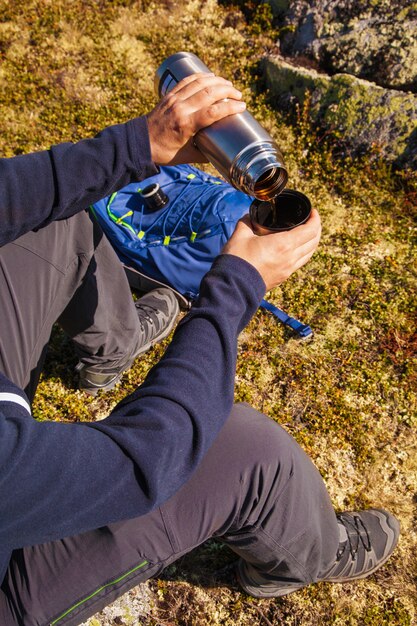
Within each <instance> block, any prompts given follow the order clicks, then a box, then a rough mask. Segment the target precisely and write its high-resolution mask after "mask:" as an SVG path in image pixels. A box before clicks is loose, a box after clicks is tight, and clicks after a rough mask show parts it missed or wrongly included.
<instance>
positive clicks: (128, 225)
mask: <svg viewBox="0 0 417 626" xmlns="http://www.w3.org/2000/svg"><path fill="white" fill-rule="evenodd" d="M149 189H152V190H154V189H158V191H157V196H155V197H158V198H159V197H161V196H162V198H163V200H164V202H165V205H164V206H161V207H160V208H159V207H158V203H157V202H156V203H153V204H154V205H155V206H150V205H151V204H152V203H150V202H149V198H148V197H147V196H148V195H149V194H148V193H147V192H148V190H149ZM152 199H153V198H152ZM252 200H253V198H251V197H249V196H247V195H246V194H244V193H243V192H241V191H238V190H237V189H235V188H234V187H232V186H231V185H230V184H228V183H226V182H224V181H223V180H221V179H220V178H216V177H214V176H211V175H210V174H207V173H206V172H203V171H201V170H199V169H197V168H195V167H192V166H190V165H178V166H166V167H161V168H160V172H159V173H158V174H155V175H154V176H151V177H149V178H147V179H146V180H143V181H141V182H140V183H131V184H130V185H127V186H126V187H124V188H123V189H121V190H120V191H118V192H115V193H113V194H112V195H111V196H108V197H106V198H103V199H102V200H100V201H99V202H96V203H95V204H93V205H92V206H91V207H90V210H91V212H92V213H93V215H94V217H95V218H96V220H97V221H98V222H99V224H100V225H101V227H102V229H103V231H104V233H105V234H106V235H107V237H108V239H109V240H110V242H111V243H112V245H113V247H114V249H115V250H116V253H117V255H118V256H119V258H120V260H121V261H122V263H123V265H124V266H125V269H126V273H127V276H128V279H129V282H130V284H131V286H132V287H133V288H136V289H139V290H140V291H149V290H150V289H153V288H155V287H156V286H161V285H163V286H167V287H170V288H171V289H173V290H174V291H175V293H176V295H177V297H178V299H179V301H180V303H181V304H182V305H183V307H184V308H188V307H189V306H190V304H191V303H192V301H193V300H194V299H195V298H196V297H197V295H198V291H199V288H200V282H201V279H202V278H203V276H204V274H206V272H208V270H209V269H210V267H211V265H212V263H213V261H214V259H215V257H216V256H217V255H218V254H219V253H220V251H221V249H222V248H223V246H224V244H225V243H226V241H227V240H228V239H229V237H230V236H231V234H232V233H233V231H234V229H235V225H236V222H237V221H238V220H239V219H240V218H241V217H242V216H243V215H245V214H246V213H248V211H249V206H250V204H251V202H252ZM262 306H264V308H267V309H268V310H270V311H271V312H272V313H273V314H274V315H276V316H277V317H278V319H279V320H280V321H282V322H283V323H285V324H287V325H288V326H290V327H291V328H292V329H293V330H295V331H296V332H297V334H298V335H299V336H301V337H307V336H309V335H311V333H312V331H311V329H310V327H309V326H306V325H304V324H301V322H298V321H297V320H295V319H294V318H291V317H289V316H288V315H287V314H286V313H284V312H283V311H281V310H280V309H278V308H277V307H275V306H274V305H272V304H271V303H269V302H267V301H265V300H264V301H263V302H262Z"/></svg>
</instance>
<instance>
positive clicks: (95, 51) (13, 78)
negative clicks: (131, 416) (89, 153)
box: [0, 0, 417, 626]
mask: <svg viewBox="0 0 417 626" xmlns="http://www.w3.org/2000/svg"><path fill="white" fill-rule="evenodd" d="M284 4H285V3H284ZM373 4H377V2H376V1H374V2H373ZM0 20H1V23H0V54H1V61H2V62H1V66H0V89H1V96H0V113H1V114H0V128H1V136H2V155H3V156H12V155H16V154H21V153H26V152H29V151H33V150H41V149H45V148H48V146H50V145H52V144H54V143H57V142H62V141H77V140H79V139H81V138H84V137H87V136H92V135H94V134H95V133H96V132H98V131H99V130H100V129H101V128H103V127H105V126H106V125H109V124H115V123H118V122H122V121H125V120H127V119H129V118H131V117H133V116H136V115H140V114H143V113H145V112H147V111H148V110H149V109H150V108H151V107H152V106H154V104H155V103H156V97H155V94H154V91H153V76H154V72H155V69H156V67H157V66H158V64H159V63H160V62H161V61H162V60H163V59H164V58H165V57H166V56H167V55H169V54H172V53H174V52H177V51H179V50H189V51H192V52H194V53H196V54H197V55H199V56H200V57H201V58H202V59H204V61H205V62H206V64H207V65H208V66H209V67H210V68H211V69H212V70H213V71H215V72H217V73H219V74H221V75H223V76H225V77H227V78H229V79H231V80H233V81H234V83H235V84H236V85H237V86H238V87H239V88H240V89H242V91H243V93H244V98H245V100H246V101H247V103H248V108H249V110H250V111H251V112H252V113H253V114H254V115H255V117H256V118H257V119H258V120H259V121H260V122H261V123H262V124H263V125H265V127H266V128H268V130H269V131H270V132H271V134H272V135H273V136H274V137H275V138H276V140H277V142H278V144H279V145H280V147H281V149H282V151H283V153H284V155H285V158H286V162H287V165H288V168H289V174H290V179H289V186H290V187H292V188H296V189H299V190H301V191H303V192H304V193H306V194H308V195H309V196H310V198H311V200H312V202H313V204H314V206H316V207H317V208H318V209H319V211H320V213H321V217H322V222H323V236H322V241H321V245H320V247H319V249H318V251H317V253H316V254H315V255H314V257H313V259H312V260H311V262H310V263H309V264H308V265H307V266H306V267H305V268H303V269H302V270H300V271H298V272H297V273H296V274H295V275H294V276H293V277H291V278H290V279H289V280H288V281H287V282H286V283H285V284H283V285H282V286H280V287H279V288H276V289H274V290H273V291H272V292H270V294H269V299H270V300H271V301H272V302H273V303H275V304H277V305H278V306H280V307H282V308H284V309H285V310H286V311H288V312H289V313H290V314H291V315H293V316H296V317H298V318H299V319H301V320H302V321H304V322H305V323H308V324H310V325H311V327H312V328H313V329H314V338H313V339H312V340H311V341H309V342H303V341H300V340H298V339H297V338H296V337H294V335H292V334H291V332H289V331H288V330H287V329H285V328H284V327H283V326H282V325H280V324H278V323H277V322H276V320H275V319H274V318H273V317H272V316H271V315H270V314H269V313H267V312H263V311H259V312H258V313H257V314H256V315H255V317H254V319H253V320H252V321H251V323H250V324H249V326H248V327H247V328H246V329H245V331H244V332H243V333H242V334H241V336H240V338H239V356H238V365H237V372H236V400H237V401H246V402H249V403H250V404H252V405H253V406H254V407H256V408H257V409H259V410H261V411H263V412H265V413H266V414H267V415H268V416H270V418H271V419H273V420H276V421H277V422H279V423H280V424H282V426H283V427H284V428H286V429H287V430H288V432H290V433H291V434H292V435H293V436H294V437H295V438H296V440H297V441H298V442H299V443H300V445H301V446H302V447H303V448H304V449H305V450H306V451H307V452H308V454H309V455H310V456H311V457H312V459H313V460H314V462H315V463H316V465H317V467H318V468H319V470H320V472H321V474H322V476H323V478H324V480H325V482H326V484H327V487H328V489H329V492H330V495H331V498H332V501H333V503H334V506H335V508H336V509H337V510H342V509H357V508H363V507H369V506H379V507H385V508H387V509H389V510H391V511H392V512H393V513H394V514H396V515H397V516H398V518H399V519H400V521H401V525H402V535H401V539H400V542H399V545H398V548H397V549H396V551H395V553H394V555H393V557H392V558H391V560H390V561H389V562H388V563H387V565H386V566H384V567H383V568H382V569H381V570H380V571H378V572H377V573H376V574H375V575H373V576H372V577H370V578H369V579H366V580H363V581H358V582H355V583H351V584H343V585H334V584H325V583H321V584H318V585H315V586H311V587H308V588H305V589H303V590H301V591H300V592H298V593H295V594H293V595H290V596H288V597H286V598H282V599H278V600H275V599H272V600H255V599H253V598H250V597H248V596H246V595H245V594H243V593H240V591H239V590H238V589H237V587H236V586H235V585H234V583H233V579H232V577H231V574H230V571H229V570H228V568H227V566H228V564H230V563H231V562H232V561H233V559H234V556H233V554H232V553H230V552H229V551H228V549H227V548H225V547H224V546H222V545H221V544H219V543H217V542H214V541H211V542H208V543H207V544H206V545H204V546H201V547H200V548H198V549H197V550H195V551H194V552H192V553H191V554H190V555H188V556H187V557H185V558H183V559H181V561H179V562H177V563H175V564H174V565H173V566H171V567H170V568H169V569H168V570H167V571H166V572H165V573H164V574H163V576H161V578H160V579H158V580H151V581H148V582H147V583H144V584H143V585H141V586H139V587H138V588H136V589H134V590H132V591H131V592H129V593H128V594H126V595H125V596H123V597H122V598H121V599H120V600H119V601H117V602H116V603H115V604H114V605H113V606H111V607H109V608H108V609H106V610H104V611H103V612H102V613H100V614H98V615H96V616H94V617H93V618H91V619H90V620H89V622H88V624H89V626H106V625H110V624H118V625H121V626H123V625H125V626H129V625H134V624H135V625H143V626H157V625H160V626H168V625H170V626H171V625H174V624H175V625H181V626H191V625H195V626H220V625H222V626H232V625H233V626H267V625H271V624H273V625H274V626H279V625H281V624H282V625H284V624H285V625H288V626H296V625H300V624H302V625H303V626H316V625H317V624H320V625H326V624H338V625H341V626H342V625H343V626H359V625H360V626H363V625H370V626H388V625H389V626H411V625H412V624H416V623H417V585H416V582H417V581H416V578H417V553H416V546H417V534H416V530H417V513H416V502H417V411H416V409H417V403H416V382H417V375H416V347H417V334H416V324H415V321H416V247H415V242H416V204H417V179H416V173H415V172H413V171H411V170H406V169H401V170H400V169H395V168H394V167H393V166H392V165H391V164H390V163H389V162H387V161H384V160H383V159H382V158H381V154H380V152H379V151H378V146H373V147H371V148H370V150H369V151H368V152H367V153H365V154H362V155H357V154H354V153H353V152H351V151H350V150H349V148H348V147H346V146H345V144H344V142H343V136H341V135H340V133H336V134H332V132H331V128H330V129H324V128H322V127H318V126H317V125H316V123H315V122H314V117H312V116H311V114H310V108H311V102H310V101H309V98H308V97H306V98H304V99H303V101H302V102H301V103H297V102H296V101H293V102H292V105H291V106H290V107H289V108H287V109H286V110H285V111H284V110H281V109H280V107H279V106H276V103H274V101H273V95H272V94H271V93H269V92H268V90H267V89H266V86H265V83H264V80H263V77H262V75H261V71H260V67H261V60H262V59H263V58H264V57H265V56H268V55H274V54H276V53H278V52H279V50H278V49H277V46H278V44H277V42H278V40H279V37H280V36H283V35H285V29H282V32H280V31H279V29H277V28H276V26H275V22H274V20H273V19H272V12H271V8H270V6H269V5H268V4H264V3H260V2H255V1H254V0H253V1H252V2H249V1H247V2H242V1H241V2H236V3H235V5H233V4H232V3H230V2H222V3H221V4H220V3H217V2H216V1H215V0H205V1H200V0H159V1H158V2H157V1H155V2H152V1H150V0H136V1H133V0H113V1H111V2H110V1H105V0H0ZM333 53H334V54H336V53H337V51H336V52H333ZM335 64H336V62H335ZM336 65H337V64H336ZM339 65H340V64H339ZM336 69H337V70H339V68H338V67H337V68H336ZM207 167H208V170H209V171H212V170H211V169H210V167H209V166H207ZM212 172H213V173H215V172H214V171H212ZM31 193H33V194H36V188H34V189H33V190H32V191H31ZM168 341H169V339H168V340H166V341H165V342H164V344H162V345H159V346H156V347H155V348H153V349H152V350H151V351H150V352H149V353H148V354H147V355H145V356H144V357H142V358H140V359H138V360H137V362H136V363H135V365H134V367H132V369H131V370H130V371H129V372H128V373H126V374H125V375H124V377H123V379H122V382H121V384H120V385H119V386H118V387H117V388H116V389H114V390H112V391H111V392H108V393H103V394H101V395H99V396H98V397H96V398H91V397H88V396H86V395H84V394H83V393H82V392H80V391H77V390H76V375H75V373H74V366H75V364H76V362H77V359H76V356H75V354H74V351H73V349H72V346H71V345H70V343H69V342H68V340H67V339H66V338H65V337H64V336H63V334H62V333H61V331H60V330H59V328H56V329H55V330H54V332H53V336H52V339H51V345H50V349H49V353H48V356H47V360H46V364H45V371H44V374H43V376H42V380H41V382H40V385H39V389H38V392H37V396H36V399H35V403H34V414H35V417H36V419H38V420H56V421H61V422H78V421H89V420H99V419H102V418H103V417H105V416H106V415H107V414H108V412H109V411H110V410H111V409H112V408H113V407H114V406H115V404H116V403H117V402H118V401H119V400H120V399H121V398H123V397H124V396H125V395H126V394H128V393H129V392H131V391H132V390H134V389H135V388H136V387H137V386H138V385H140V383H141V382H142V381H143V379H144V377H145V376H146V373H147V371H148V370H149V368H150V367H151V366H152V365H153V364H155V363H156V362H157V361H158V359H159V358H160V357H161V355H162V354H163V351H164V349H165V347H166V345H167V343H168ZM103 462H105V460H104V459H103Z"/></svg>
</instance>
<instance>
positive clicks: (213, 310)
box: [0, 117, 265, 580]
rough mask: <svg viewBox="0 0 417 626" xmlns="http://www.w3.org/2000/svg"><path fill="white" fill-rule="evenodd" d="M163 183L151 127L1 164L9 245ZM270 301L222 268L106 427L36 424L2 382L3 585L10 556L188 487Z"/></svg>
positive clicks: (141, 125)
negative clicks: (243, 339) (254, 319)
mask: <svg viewBox="0 0 417 626" xmlns="http://www.w3.org/2000/svg"><path fill="white" fill-rule="evenodd" d="M155 171H156V169H155V166H154V164H153V163H152V161H151V157H150V147H149V138H148V133H147V125H146V118H144V117H141V118H137V119H135V120H132V121H130V122H128V123H127V124H120V125H117V126H112V127H110V128H108V129H106V130H104V131H103V132H102V133H100V134H99V135H98V136H97V137H95V138H93V139H88V140H83V141H81V142H79V143H76V144H71V143H65V144H61V145H58V146H55V147H53V148H51V149H50V150H46V151H43V152H38V153H34V154H30V155H24V156H18V157H14V158H11V159H0V217H1V221H0V224H1V227H0V245H3V244H5V243H7V242H9V241H12V240H14V239H16V238H17V237H18V236H20V235H21V234H23V233H25V232H27V231H29V230H32V229H34V228H38V227H40V226H41V225H43V224H47V223H48V222H50V221H52V220H55V219H62V218H67V217H69V216H71V215H73V214H75V213H76V212H77V211H80V210H83V209H84V208H85V207H87V206H88V205H89V204H91V203H93V202H95V201H97V200H99V199H100V198H101V197H104V196H106V195H108V194H109V193H111V192H113V191H115V190H117V189H119V188H120V187H122V186H123V185H126V184H128V183H129V182H132V181H133V180H140V179H143V178H145V177H147V176H149V175H151V174H153V173H155ZM109 289H111V283H110V282H109ZM264 290H265V285H264V282H263V280H262V278H261V276H260V275H259V273H258V272H257V271H256V270H255V269H254V268H253V267H252V266H251V265H249V264H248V263H246V262H245V261H243V260H242V259H239V258H237V257H234V256H232V255H221V256H220V257H218V258H217V259H216V261H215V263H214V265H213V268H212V269H211V271H210V272H209V273H208V274H207V275H206V277H205V278H204V279H203V281H202V285H201V292H200V296H199V298H198V301H197V302H196V303H195V305H194V306H193V308H192V310H191V311H190V312H189V313H188V314H187V316H186V317H185V318H184V320H183V321H182V322H181V323H180V324H179V326H178V328H177V330H176V332H175V335H174V338H173V340H172V343H171V344H170V346H169V347H168V349H167V351H166V353H165V355H164V357H163V358H162V359H161V361H160V362H159V363H158V365H157V366H155V367H154V368H153V369H152V370H151V371H150V373H149V375H148V376H147V378H146V380H145V382H144V384H143V385H142V386H141V387H140V388H139V389H138V390H137V391H135V392H134V393H133V394H132V395H130V396H129V397H127V398H126V399H125V400H124V401H123V402H121V403H120V404H119V405H118V406H117V407H116V408H115V410H114V411H113V412H112V413H111V414H110V415H109V416H108V417H107V418H106V419H104V420H102V421H100V422H98V423H80V424H62V423H58V422H37V421H36V420H34V419H33V418H31V416H30V409H29V407H28V405H27V399H26V398H25V394H24V392H23V391H22V390H21V389H19V388H17V387H16V386H15V385H14V384H13V383H11V382H10V381H9V380H8V379H7V378H5V377H4V376H3V375H0V580H1V579H2V577H3V574H4V570H5V567H6V565H7V560H8V558H9V555H10V551H11V550H12V549H14V548H17V547H21V546H25V545H33V544H36V543H42V542H45V541H50V540H53V539H58V538H61V537H64V536H68V535H74V534H77V533H80V532H83V531H86V530H89V529H93V528H98V527H100V526H103V525H105V524H108V523H110V522H115V521H119V520H122V519H127V518H132V517H135V516H139V515H143V514H145V513H147V512H148V511H150V510H152V509H153V508H154V507H155V506H157V505H159V504H161V503H162V502H163V501H165V500H166V499H167V498H169V497H170V496H171V495H172V494H173V493H175V492H176V491H177V490H178V489H179V488H180V487H181V485H183V484H184V482H185V481H187V479H188V478H189V477H190V476H191V474H192V473H193V472H194V470H195V469H196V467H197V466H198V464H199V462H200V461H201V459H202V457H203V455H204V454H205V453H206V452H207V450H208V448H209V447H210V445H211V444H212V442H213V440H214V439H215V437H216V436H217V434H218V432H219V431H220V429H221V427H222V425H223V424H224V422H225V420H226V418H227V416H228V414H229V412H230V410H231V406H232V402H233V389H234V375H235V364H236V346H237V335H238V333H239V332H240V331H241V330H242V329H243V328H244V326H245V325H246V324H247V323H248V321H249V320H250V318H251V316H252V315H253V313H254V312H255V311H256V309H257V307H258V305H259V303H260V300H261V299H262V297H263V294H264ZM28 306H30V303H28ZM35 314H36V313H35V312H34V315H35ZM0 332H1V331H0Z"/></svg>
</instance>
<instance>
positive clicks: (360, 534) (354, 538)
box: [336, 515, 372, 561]
mask: <svg viewBox="0 0 417 626" xmlns="http://www.w3.org/2000/svg"><path fill="white" fill-rule="evenodd" d="M338 519H339V523H341V524H342V525H343V526H344V527H345V529H346V533H347V541H346V542H345V543H344V544H343V545H342V546H339V549H338V551H337V555H336V561H340V559H341V558H342V556H343V554H344V553H345V551H346V549H348V550H349V552H350V555H351V557H352V561H355V559H356V555H357V554H358V551H359V548H360V546H361V544H362V545H363V547H364V548H365V550H366V551H367V552H370V551H371V550H372V545H371V538H370V536H369V532H368V529H367V528H366V526H365V524H364V523H363V521H362V519H361V518H360V517H359V516H357V515H354V516H353V521H352V520H351V519H349V518H347V517H345V516H343V515H340V516H338Z"/></svg>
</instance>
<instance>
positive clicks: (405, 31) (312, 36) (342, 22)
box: [269, 0, 417, 93]
mask: <svg viewBox="0 0 417 626" xmlns="http://www.w3.org/2000/svg"><path fill="white" fill-rule="evenodd" d="M269 2H270V4H271V6H272V9H273V12H274V15H275V16H276V21H277V23H278V26H279V27H280V32H281V38H280V43H281V50H282V52H283V54H285V55H287V56H292V57H294V56H295V57H296V56H307V57H309V58H310V59H311V60H313V61H314V62H316V63H317V64H318V66H320V67H321V68H324V69H325V70H326V71H327V72H328V73H330V74H331V73H336V72H345V73H349V74H353V75H355V76H358V77H360V78H364V79H366V80H370V81H372V82H376V83H377V84H378V85H381V86H384V87H387V88H391V89H398V90H404V91H413V92H415V93H416V92H417V3H415V2H414V1H413V0H390V1H389V2H388V0H360V1H358V2H352V0H328V1H325V0H318V1H317V2H314V3H311V2H309V1H308V0H290V1H288V2H284V0H269Z"/></svg>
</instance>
